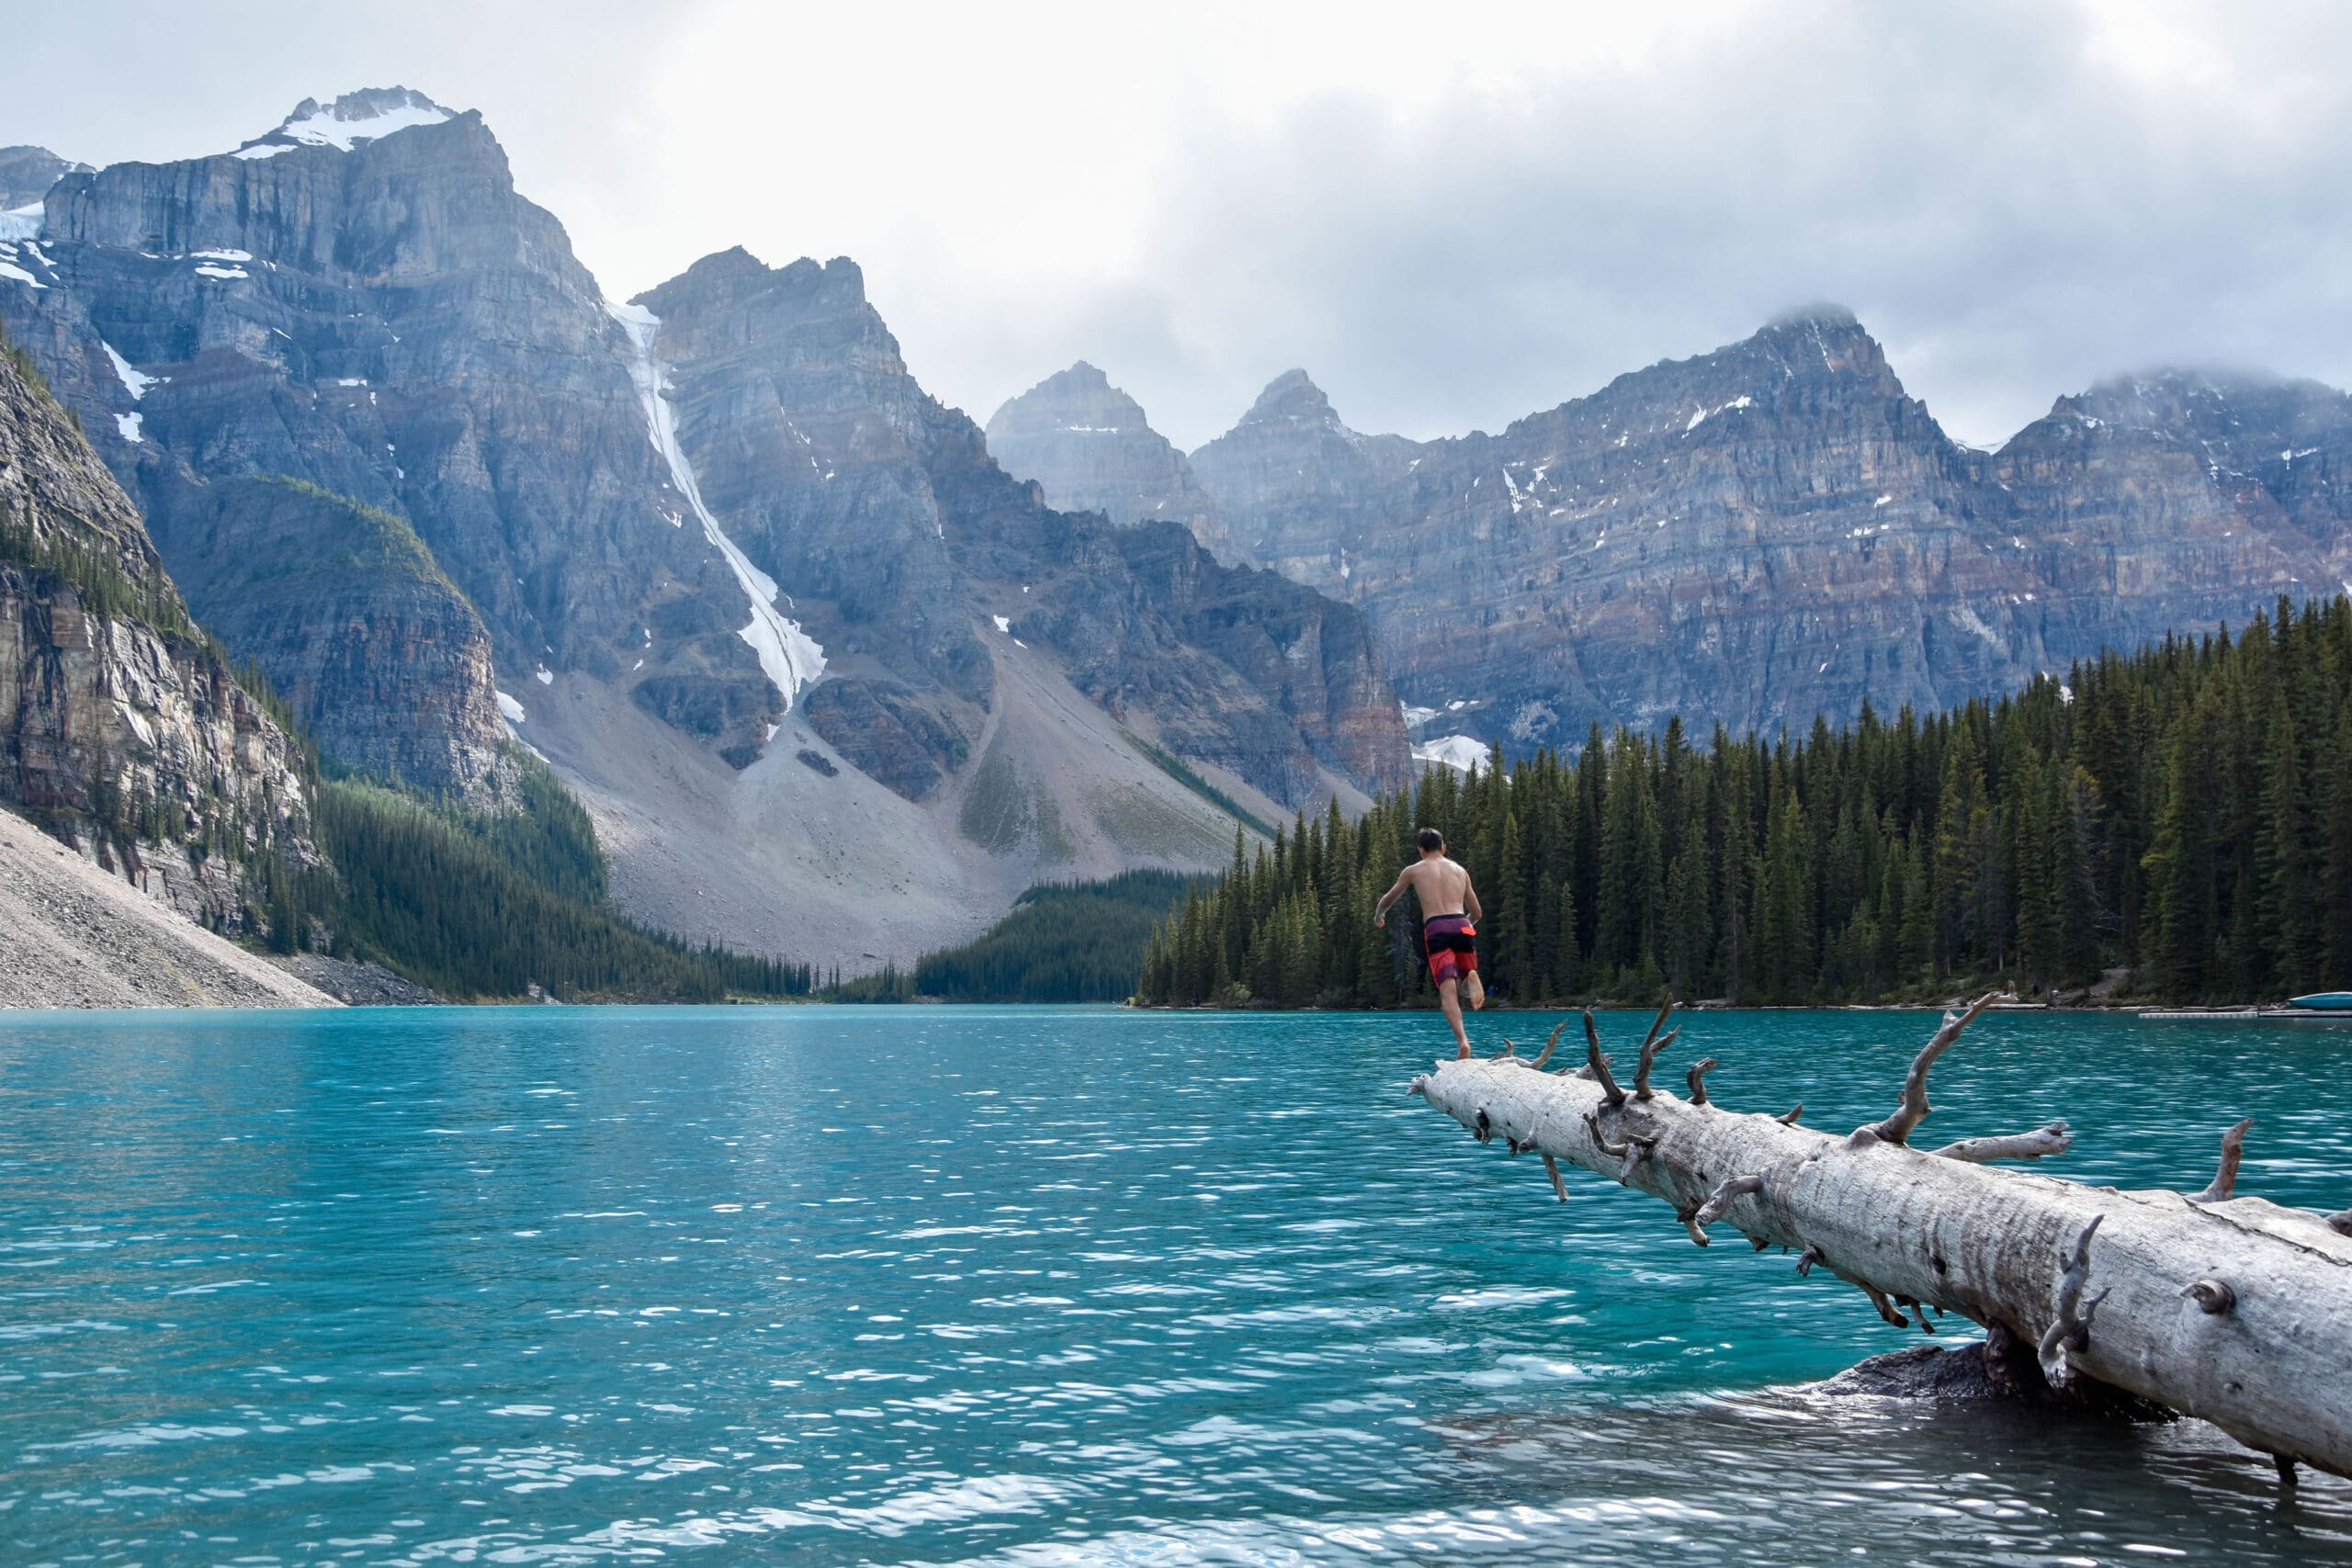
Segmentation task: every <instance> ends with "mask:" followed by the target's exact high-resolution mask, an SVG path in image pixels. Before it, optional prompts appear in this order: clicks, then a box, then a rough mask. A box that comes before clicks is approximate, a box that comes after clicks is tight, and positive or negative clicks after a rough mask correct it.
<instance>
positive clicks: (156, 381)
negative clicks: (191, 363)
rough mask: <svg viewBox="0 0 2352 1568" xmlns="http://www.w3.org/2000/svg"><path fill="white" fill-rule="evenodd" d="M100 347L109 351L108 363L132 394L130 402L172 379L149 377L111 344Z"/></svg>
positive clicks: (123, 386) (126, 389) (124, 388)
mask: <svg viewBox="0 0 2352 1568" xmlns="http://www.w3.org/2000/svg"><path fill="white" fill-rule="evenodd" d="M98 346H99V347H100V348H103V349H105V350H106V351H107V362H108V363H110V364H111V365H113V367H114V373H115V376H116V378H118V379H119V380H120V381H121V382H122V389H123V390H124V391H126V392H129V393H130V400H131V401H132V402H134V403H135V402H137V401H138V400H140V399H141V398H143V397H145V396H146V395H147V389H148V388H150V387H153V386H159V385H161V384H162V383H164V382H165V381H168V380H170V379H171V378H170V377H168V376H150V375H148V374H147V373H146V372H145V371H143V370H141V369H140V368H138V367H136V366H134V365H132V364H131V363H130V360H128V359H125V358H124V357H123V356H122V355H121V354H120V353H119V351H117V349H116V348H115V346H114V344H110V343H103V342H102V343H100V344H98ZM133 439H136V437H133Z"/></svg>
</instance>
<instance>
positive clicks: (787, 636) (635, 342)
mask: <svg viewBox="0 0 2352 1568" xmlns="http://www.w3.org/2000/svg"><path fill="white" fill-rule="evenodd" d="M605 310H606V311H607V312H608V313H609V314H610V315H611V316H612V318H613V320H615V321H618V322H619V323H620V324H621V330H622V331H624V332H626V333H628V341H629V346H630V347H631V348H632V349H633V350H635V354H634V356H633V357H632V359H631V361H630V364H629V380H630V381H631V382H632V383H633V384H634V385H635V386H636V388H637V399H638V402H639V404H640V405H641V406H642V407H643V408H644V410H645V423H646V431H647V434H648V436H649V437H650V439H651V441H652V443H653V449H654V450H655V451H657V452H659V453H661V454H662V461H663V462H665V463H667V464H668V465H669V467H670V482H671V483H672V484H673V485H674V486H675V487H676V488H677V491H678V493H679V494H680V495H682V496H684V497H685V500H686V504H687V506H689V507H691V508H692V509H693V511H694V514H695V517H696V518H698V519H700V520H701V523H702V532H703V537H705V538H707V539H708V540H709V541H710V542H711V543H712V544H713V545H715V546H717V547H718V553H719V554H720V555H721V556H723V557H725V558H726V560H727V565H728V568H729V570H732V571H733V572H734V573H735V581H738V582H740V583H741V584H742V585H743V592H745V593H747V594H748V595H750V596H751V600H752V618H751V621H750V622H749V623H748V624H747V625H745V626H742V627H741V628H740V629H739V630H738V631H737V632H736V634H735V635H736V636H738V637H741V638H742V639H743V640H744V641H745V642H747V643H749V644H751V647H752V652H753V653H756V654H758V655H759V659H760V669H761V671H762V672H763V673H764V674H765V675H766V676H767V678H768V680H769V681H770V682H772V683H773V684H774V685H775V689H776V690H777V691H778V692H779V693H781V694H783V696H784V705H785V708H786V711H787V712H789V711H790V709H791V707H792V705H793V703H794V702H796V701H797V699H798V698H799V695H800V693H801V692H802V691H803V690H804V689H805V688H807V687H808V686H809V685H810V684H811V683H813V682H815V681H816V679H817V677H818V676H820V675H821V674H823V673H824V672H825V650H824V649H822V648H820V647H819V646H818V644H817V639H816V638H814V637H810V636H809V634H808V633H807V632H804V631H802V630H801V629H800V627H799V626H798V625H797V624H796V623H794V622H792V621H788V620H786V619H785V617H784V616H783V615H781V614H780V613H778V611H777V610H776V607H775V602H776V596H777V593H778V592H780V591H779V590H778V588H777V587H776V582H775V579H774V578H772V577H770V576H769V575H768V574H767V573H766V572H764V571H762V570H760V569H759V568H758V567H756V566H753V565H752V562H751V559H750V558H749V557H747V556H745V555H744V554H743V552H742V551H741V549H739V548H737V547H736V545H735V541H734V540H732V539H730V538H729V537H728V536H727V533H726V530H724V529H722V528H721V527H719V525H718V518H716V517H714V516H712V515H711V513H710V508H709V507H707V506H706V505H704V504H703V499H702V490H701V488H700V487H699V486H697V485H696V484H695V469H694V465H693V464H692V463H690V462H688V461H687V460H686V454H685V449H684V447H682V446H679V445H678V422H677V414H676V412H675V411H674V410H673V409H672V408H671V407H670V400H669V399H668V398H667V397H666V396H664V395H663V394H664V393H666V392H667V391H668V390H669V385H670V379H669V372H668V371H667V370H666V369H665V368H664V367H663V366H662V362H661V361H660V360H658V359H656V358H655V357H654V356H653V340H654V338H655V336H656V335H657V334H658V333H660V332H661V331H662V319H661V318H660V317H659V316H656V315H655V314H654V313H653V312H652V311H650V310H647V309H645V308H644V307H643V306H642V305H624V304H621V303H619V302H618V301H616V300H610V299H608V300H606V301H605Z"/></svg>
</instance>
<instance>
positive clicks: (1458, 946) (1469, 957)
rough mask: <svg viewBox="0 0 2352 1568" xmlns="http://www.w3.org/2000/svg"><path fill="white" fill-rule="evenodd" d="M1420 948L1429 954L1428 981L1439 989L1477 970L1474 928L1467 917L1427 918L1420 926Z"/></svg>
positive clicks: (1475, 932)
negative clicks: (1437, 985) (1448, 982)
mask: <svg viewBox="0 0 2352 1568" xmlns="http://www.w3.org/2000/svg"><path fill="white" fill-rule="evenodd" d="M1421 945H1422V946H1423V947H1425V948H1427V949H1428V950H1429V955H1430V979H1431V980H1432V981H1434V982H1436V983H1437V984H1439V985H1443V984H1444V983H1445V982H1446V981H1448V980H1459V979H1461V978H1463V977H1464V976H1467V975H1474V974H1476V973H1477V969H1478V928H1477V927H1476V926H1474V925H1472V924H1471V923H1470V917H1469V916H1467V915H1431V916H1430V918H1429V919H1426V920H1423V921H1422V922H1421Z"/></svg>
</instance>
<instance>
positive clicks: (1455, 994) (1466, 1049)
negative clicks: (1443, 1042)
mask: <svg viewBox="0 0 2352 1568" xmlns="http://www.w3.org/2000/svg"><path fill="white" fill-rule="evenodd" d="M1461 989H1462V987H1461V983H1460V982H1459V981H1456V980H1453V979H1450V978H1449V979H1444V980H1440V981H1439V982H1438V983H1437V1005H1438V1006H1440V1007H1442V1008H1443V1009H1444V1010H1445V1021H1446V1022H1448V1023H1450V1024H1452V1025H1453V1043H1454V1044H1455V1045H1456V1046H1457V1047H1459V1049H1458V1050H1457V1051H1456V1052H1455V1053H1454V1055H1456V1056H1457V1057H1461V1056H1467V1055H1470V1036H1469V1035H1467V1034H1465V1033H1464V1032H1463V1029H1462V997H1461V994H1460V993H1461Z"/></svg>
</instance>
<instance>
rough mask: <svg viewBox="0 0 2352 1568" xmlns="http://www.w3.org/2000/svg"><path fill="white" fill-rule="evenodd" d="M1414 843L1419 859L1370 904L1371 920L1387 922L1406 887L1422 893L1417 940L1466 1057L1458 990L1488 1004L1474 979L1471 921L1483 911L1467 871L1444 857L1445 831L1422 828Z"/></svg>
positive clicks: (1473, 1003) (1472, 1002) (1474, 930)
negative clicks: (1390, 911)
mask: <svg viewBox="0 0 2352 1568" xmlns="http://www.w3.org/2000/svg"><path fill="white" fill-rule="evenodd" d="M1416 841H1417V842H1418V843H1419V845H1420V847H1421V858H1420V859H1419V860H1418V861H1415V862H1414V863H1412V864H1411V865H1408V866H1407V867H1406V868H1405V869H1404V870H1402V871H1400V872H1398V873H1397V885H1396V886H1394V887H1391V888H1390V889H1389V890H1388V891H1387V892H1385V893H1383V894H1382V895H1381V896H1380V902H1379V904H1378V905H1377V906H1375V907H1374V909H1373V911H1372V923H1373V924H1374V925H1375V926H1385V925H1386V924H1387V923H1388V907H1389V906H1390V905H1391V904H1394V903H1395V902H1397V899H1399V898H1402V897H1404V896H1405V889H1407V888H1408V887H1409V888H1411V889H1412V890H1413V891H1414V892H1415V893H1418V894H1419V895H1420V899H1421V942H1422V945H1423V946H1425V947H1427V948H1428V949H1429V954H1430V979H1432V980H1434V981H1436V982H1437V999H1438V1005H1439V1006H1440V1007H1442V1008H1443V1009H1444V1010H1445V1021H1446V1022H1448V1023H1450V1024H1452V1025H1453V1043H1455V1044H1456V1045H1457V1046H1459V1047H1460V1048H1461V1049H1460V1051H1459V1052H1458V1055H1464V1056H1467V1055H1469V1054H1470V1036H1469V1035H1468V1034H1466V1033H1464V1032H1463V1028H1462V998H1461V992H1462V991H1463V990H1464V988H1467V989H1468V991H1469V993H1470V1005H1471V1007H1472V1008H1473V1009H1476V1008H1482V1007H1485V1006H1486V1005H1487V987H1484V986H1482V985H1480V984H1479V983H1478V928H1477V927H1476V926H1474V925H1472V924H1471V923H1470V922H1471V921H1473V920H1479V919H1485V918H1486V913H1485V911H1484V910H1482V909H1480V908H1478V890H1477V889H1476V888H1475V887H1473V886H1470V874H1469V873H1468V872H1466V871H1464V870H1463V869H1462V867H1461V865H1460V864H1459V863H1455V862H1453V861H1451V860H1448V859H1447V858H1446V855H1445V835H1444V834H1442V833H1441V832H1439V831H1438V830H1437V829H1434V828H1424V829H1421V831H1420V836H1419V839H1418V840H1416Z"/></svg>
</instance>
